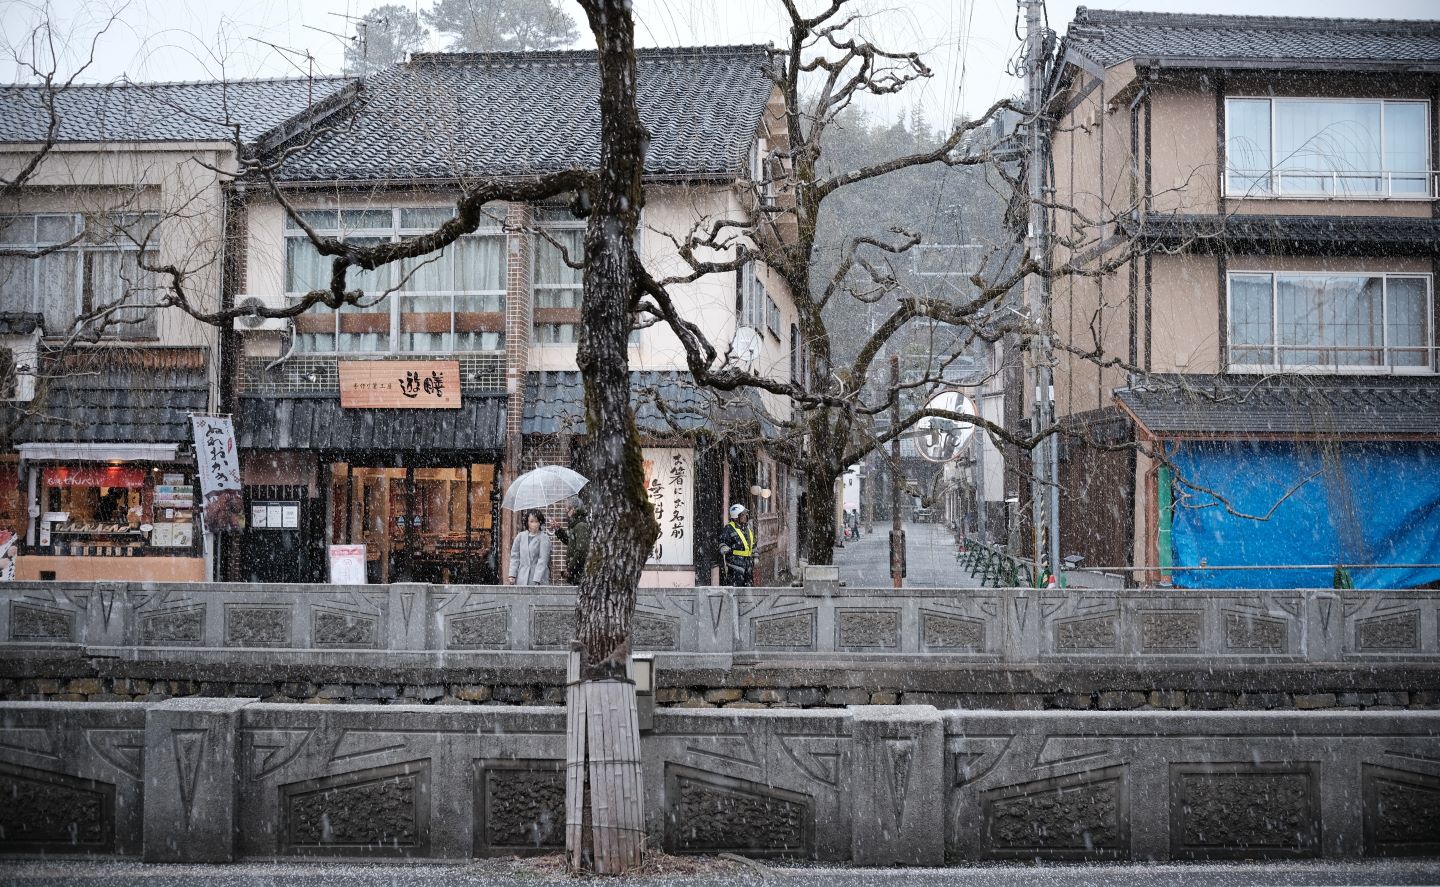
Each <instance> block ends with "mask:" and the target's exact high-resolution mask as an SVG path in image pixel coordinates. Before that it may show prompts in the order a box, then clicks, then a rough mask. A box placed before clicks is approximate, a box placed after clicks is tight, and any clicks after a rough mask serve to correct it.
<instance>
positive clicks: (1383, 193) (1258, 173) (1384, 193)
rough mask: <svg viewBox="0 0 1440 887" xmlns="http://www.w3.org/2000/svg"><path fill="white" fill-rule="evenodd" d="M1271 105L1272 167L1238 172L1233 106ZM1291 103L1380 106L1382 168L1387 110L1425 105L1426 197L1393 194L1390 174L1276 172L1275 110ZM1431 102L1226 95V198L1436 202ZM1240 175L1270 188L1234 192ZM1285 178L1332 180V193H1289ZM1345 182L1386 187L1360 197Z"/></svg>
mask: <svg viewBox="0 0 1440 887" xmlns="http://www.w3.org/2000/svg"><path fill="white" fill-rule="evenodd" d="M1243 101H1249V102H1268V103H1269V105H1270V146H1269V148H1270V150H1269V154H1270V166H1269V168H1267V169H1264V170H1258V169H1257V170H1249V169H1247V170H1237V169H1234V168H1233V167H1232V165H1231V160H1230V139H1231V137H1232V134H1233V130H1232V128H1231V125H1230V120H1231V112H1230V103H1231V102H1243ZM1290 102H1332V103H1333V102H1343V103H1345V104H1355V103H1359V102H1367V103H1373V104H1378V105H1379V106H1380V139H1379V141H1380V164H1381V166H1382V167H1383V166H1384V164H1385V108H1386V106H1388V105H1423V106H1424V107H1425V170H1424V172H1423V173H1421V174H1422V175H1423V176H1424V177H1425V192H1424V193H1423V194H1394V193H1392V192H1393V191H1394V185H1395V182H1394V178H1393V175H1394V174H1393V173H1392V172H1391V171H1390V170H1386V169H1379V170H1360V171H1357V172H1354V173H1343V174H1337V173H1334V172H1324V171H1314V172H1308V173H1307V172H1301V171H1284V170H1277V169H1276V168H1275V162H1276V161H1275V128H1276V127H1275V106H1276V105H1277V104H1286V103H1290ZM1431 113H1432V112H1431V108H1430V102H1429V100H1427V99H1385V98H1359V97H1351V96H1266V95H1227V96H1226V97H1225V161H1224V163H1223V164H1222V165H1221V167H1222V168H1221V175H1222V176H1223V177H1224V182H1225V196H1226V197H1238V198H1248V199H1256V200H1401V201H1405V200H1420V201H1424V200H1435V199H1436V198H1437V197H1440V194H1437V188H1440V174H1437V172H1436V170H1435V169H1434V165H1435V158H1434V157H1433V156H1432V154H1431V141H1432V133H1431V127H1432V126H1433V121H1432V119H1431ZM1232 175H1238V176H1242V177H1247V176H1248V177H1249V178H1257V179H1258V178H1261V177H1264V178H1266V179H1268V180H1269V181H1270V184H1269V186H1268V187H1266V188H1264V189H1261V188H1260V187H1259V186H1258V185H1257V186H1256V187H1252V188H1245V189H1235V188H1232V187H1231V183H1230V178H1231V176H1232ZM1405 175H1406V177H1410V176H1413V175H1414V174H1413V173H1407V174H1405ZM1286 176H1291V177H1294V178H1300V179H1307V178H1312V179H1313V178H1324V177H1326V176H1329V177H1330V179H1331V188H1330V190H1329V191H1296V192H1293V193H1287V192H1286V191H1285V188H1284V187H1283V185H1284V180H1285V177H1286ZM1342 177H1343V178H1352V179H1362V180H1363V179H1378V180H1381V181H1382V182H1383V183H1384V187H1383V188H1381V189H1380V190H1379V191H1367V192H1360V193H1349V192H1346V191H1343V190H1342V189H1341V188H1340V182H1341V179H1342Z"/></svg>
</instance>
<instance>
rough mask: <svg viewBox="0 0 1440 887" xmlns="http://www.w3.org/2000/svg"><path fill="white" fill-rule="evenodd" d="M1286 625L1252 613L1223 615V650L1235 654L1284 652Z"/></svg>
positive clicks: (1278, 620) (1277, 620) (1283, 622)
mask: <svg viewBox="0 0 1440 887" xmlns="http://www.w3.org/2000/svg"><path fill="white" fill-rule="evenodd" d="M1287 631H1288V625H1287V624H1286V622H1285V620H1283V619H1273V618H1270V617H1268V616H1257V615H1255V614H1253V613H1235V612H1227V613H1226V614H1225V648H1226V650H1228V651H1230V652H1235V653H1283V652H1285V646H1286V644H1285V641H1286V634H1287Z"/></svg>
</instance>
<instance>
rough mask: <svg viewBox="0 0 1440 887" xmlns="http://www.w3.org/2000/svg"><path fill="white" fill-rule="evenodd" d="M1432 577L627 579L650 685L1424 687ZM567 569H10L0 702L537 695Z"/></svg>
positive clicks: (989, 699) (883, 691)
mask: <svg viewBox="0 0 1440 887" xmlns="http://www.w3.org/2000/svg"><path fill="white" fill-rule="evenodd" d="M1437 620H1440V592H1437V591H1422V592H1404V593H1397V592H1380V591H1333V590H1329V589H1317V590H1305V591H1254V590H1234V591H1206V592H1193V591H1191V592H1180V591H1174V590H1168V591H1161V590H1149V591H1146V590H1141V591H1098V590H1097V591H1089V592H1078V591H1070V592H1067V591H1056V590H1033V589H954V590H945V589H939V590H934V589H902V590H898V591H897V590H894V589H854V588H840V587H836V586H834V585H828V586H827V585H819V586H810V587H806V588H762V589H738V590H737V589H726V588H691V589H654V590H651V589H645V590H643V593H642V595H641V597H640V601H639V608H638V611H637V616H636V623H635V636H636V648H637V649H640V650H653V651H655V652H656V653H657V662H658V674H657V683H658V690H657V702H658V703H659V704H660V705H662V706H666V705H671V706H685V707H694V708H703V707H709V706H717V707H728V708H750V707H770V708H797V707H798V708H814V707H836V706H845V705H855V704H881V705H884V704H897V703H898V704H928V705H935V706H936V707H939V708H946V709H952V708H960V709H976V708H986V709H1005V710H1042V709H1068V710H1087V709H1094V710H1115V711H1118V710H1147V709H1176V710H1215V709H1239V710H1264V709H1299V710H1308V709H1330V708H1351V709H1375V708H1381V709H1390V708H1396V707H1411V708H1430V707H1435V706H1437V705H1440V624H1437ZM573 626H574V594H573V590H571V589H567V588H544V589H516V588H512V587H491V586H430V585H391V586H359V587H356V586H324V585H299V586H282V585H224V584H218V585H216V584H209V585H200V584H155V583H95V584H80V583H11V584H10V585H9V586H8V587H6V588H5V589H4V590H3V591H0V632H3V637H0V654H3V655H0V698H4V699H10V700H44V701H91V702H103V701H150V702H155V701H160V700H164V699H168V698H172V697H187V696H206V697H236V698H250V697H254V698H259V699H261V700H264V701H268V702H291V701H294V702H315V703H340V702H349V703H368V702H373V703H404V704H430V703H453V704H467V703H488V704H525V705H530V704H559V703H560V702H561V701H562V699H563V693H562V686H561V685H562V683H563V673H564V664H563V655H564V654H563V652H562V651H563V650H564V649H565V646H566V644H567V643H568V641H569V638H570V637H571V636H572V635H573Z"/></svg>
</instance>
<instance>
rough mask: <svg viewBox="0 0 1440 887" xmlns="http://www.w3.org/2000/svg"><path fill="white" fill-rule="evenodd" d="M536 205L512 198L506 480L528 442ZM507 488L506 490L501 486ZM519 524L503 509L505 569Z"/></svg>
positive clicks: (517, 470)
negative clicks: (524, 433)
mask: <svg viewBox="0 0 1440 887" xmlns="http://www.w3.org/2000/svg"><path fill="white" fill-rule="evenodd" d="M534 221H535V210H534V208H533V207H531V206H530V205H529V204H524V203H512V204H509V205H508V207H507V208H506V211H505V229H506V230H507V231H508V232H510V233H509V236H507V237H506V239H505V240H506V243H505V252H506V269H505V465H504V470H505V482H506V484H508V483H509V482H510V479H511V478H514V477H515V476H516V475H517V474H519V473H520V471H521V470H522V469H521V464H520V460H521V455H522V445H521V436H520V430H521V427H522V423H523V421H524V418H525V371H526V368H527V367H529V365H530V337H531V329H532V323H531V320H532V317H533V313H534V298H533V291H532V290H531V286H530V272H531V260H530V256H531V235H530V234H529V229H530V228H531V227H532V226H533V225H534ZM497 492H502V493H503V489H502V490H497ZM517 529H518V526H517V523H516V520H515V515H514V513H513V512H511V511H508V510H502V511H501V519H500V542H501V545H500V575H501V576H502V577H503V576H505V575H506V574H507V573H508V571H509V567H510V540H511V539H514V538H515V531H516V530H517Z"/></svg>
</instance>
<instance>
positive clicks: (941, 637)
mask: <svg viewBox="0 0 1440 887" xmlns="http://www.w3.org/2000/svg"><path fill="white" fill-rule="evenodd" d="M920 645H921V647H922V648H924V649H927V650H966V649H968V650H982V649H984V648H985V622H984V621H983V620H980V619H970V618H968V617H965V616H953V615H950V614H948V613H936V612H932V611H930V610H921V611H920Z"/></svg>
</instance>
